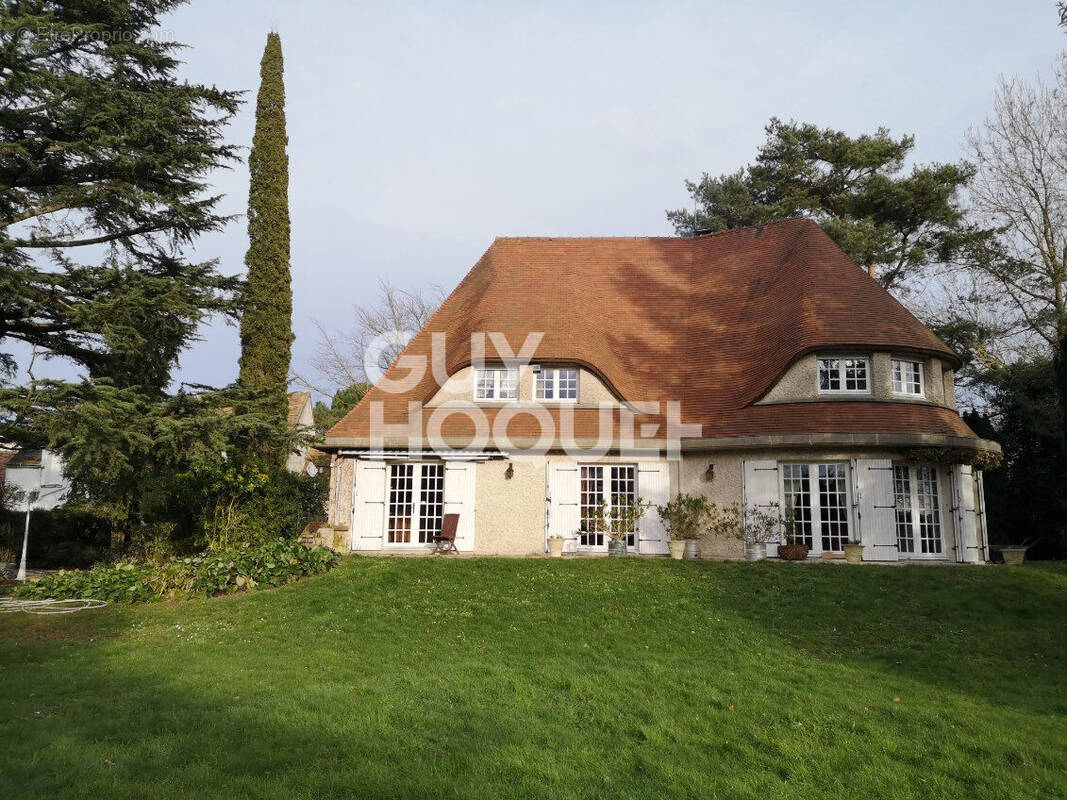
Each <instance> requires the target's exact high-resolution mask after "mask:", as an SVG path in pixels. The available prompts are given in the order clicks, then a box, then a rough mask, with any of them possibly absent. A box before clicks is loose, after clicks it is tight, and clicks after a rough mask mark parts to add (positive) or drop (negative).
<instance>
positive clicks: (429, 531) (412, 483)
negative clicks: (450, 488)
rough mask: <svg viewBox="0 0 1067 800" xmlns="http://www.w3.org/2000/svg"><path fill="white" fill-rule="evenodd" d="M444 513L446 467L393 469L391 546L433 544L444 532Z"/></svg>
mask: <svg viewBox="0 0 1067 800" xmlns="http://www.w3.org/2000/svg"><path fill="white" fill-rule="evenodd" d="M415 498H418V503H416V502H415ZM444 510H445V465H444V464H393V465H392V466H390V468H389V525H388V530H387V537H386V541H387V542H388V543H389V544H416V543H417V544H432V543H433V537H434V535H435V534H438V533H440V532H441V523H442V522H443V521H444Z"/></svg>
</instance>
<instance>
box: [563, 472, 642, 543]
mask: <svg viewBox="0 0 1067 800" xmlns="http://www.w3.org/2000/svg"><path fill="white" fill-rule="evenodd" d="M585 470H599V471H600V475H599V477H598V478H596V479H595V480H597V481H598V482H599V484H600V496H601V499H603V500H606V501H607V516H608V518H609V519H610V517H611V516H612V515H613V513H614V508H613V503H612V496H613V495H612V492H611V484H612V480H613V479H615V480H625V481H632V483H633V499H634V500H636V499H637V498H638V497H640V496H641V494H640V491H641V487H639V486H638V485H637V481H638V475H639V470H638V469H637V465H636V464H579V465H578V476H577V479H578V520H579V530H578V549H579V550H581V551H583V552H597V551H606V550H607V549H608V540H609V539H610V537H609V536H608V534H607V532H601V533H599V534H593V533H586V532H584V531H583V530H582V529H581V525H582V524H583V523H582V521H581V520H582V514H583V512H584V510H585V509H586V508H591V507H593V506H592V505H591V504H589V503H586V502H584V500H585V498H584V497H583V496H582V476H583V475H584V474H585ZM625 470H629V473H630V475H632V477H627V476H626V474H625V472H624V471H625ZM616 471H617V472H616ZM626 546H627V547H629V548H636V547H637V527H634V529H633V530H632V531H628V532H627V534H626Z"/></svg>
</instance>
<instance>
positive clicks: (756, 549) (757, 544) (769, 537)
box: [737, 508, 807, 561]
mask: <svg viewBox="0 0 1067 800" xmlns="http://www.w3.org/2000/svg"><path fill="white" fill-rule="evenodd" d="M737 514H738V516H739V517H740V516H741V510H740V509H737ZM782 527H783V526H782V520H781V519H780V518H779V517H778V514H777V513H775V514H768V513H767V512H766V511H763V510H762V509H759V508H751V509H749V513H748V514H747V515H745V518H744V519H742V520H740V535H741V540H742V541H743V542H744V543H745V560H746V561H761V560H762V559H764V558H766V557H767V545H768V544H771V543H776V542H780V541H782ZM781 550H782V546H781V545H779V547H778V552H779V555H781ZM804 557H805V558H806V557H807V553H805V554H804Z"/></svg>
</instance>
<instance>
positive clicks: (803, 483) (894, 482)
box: [325, 220, 999, 562]
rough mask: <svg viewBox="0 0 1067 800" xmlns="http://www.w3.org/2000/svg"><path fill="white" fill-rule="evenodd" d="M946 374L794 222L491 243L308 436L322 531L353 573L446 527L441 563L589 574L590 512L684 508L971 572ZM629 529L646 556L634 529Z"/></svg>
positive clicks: (644, 525) (725, 554)
mask: <svg viewBox="0 0 1067 800" xmlns="http://www.w3.org/2000/svg"><path fill="white" fill-rule="evenodd" d="M958 363H959V361H958V358H957V356H956V355H955V354H954V353H953V352H952V351H951V350H950V349H949V348H948V347H946V346H945V345H944V343H942V342H941V341H940V340H939V339H937V338H936V337H935V336H934V335H933V334H932V333H930V331H928V330H927V329H926V328H924V327H923V326H922V325H921V324H920V323H919V322H918V321H917V320H916V319H915V318H914V317H912V316H911V315H910V314H909V313H908V312H907V311H906V310H905V309H904V308H903V307H902V306H900V304H899V303H897V302H896V301H895V300H894V299H893V298H892V297H891V296H890V295H889V294H888V293H886V292H885V291H884V290H883V289H881V288H880V287H879V286H877V284H875V283H874V282H873V281H871V280H870V279H869V278H868V277H867V275H866V273H865V272H863V271H862V270H860V269H859V268H858V267H857V266H856V265H855V264H854V263H852V262H851V261H849V260H848V258H847V257H846V256H845V255H844V254H843V253H842V252H841V251H840V250H839V249H838V248H837V247H836V245H834V244H833V242H832V241H831V240H830V239H829V238H828V237H827V236H826V235H825V234H824V233H823V232H822V231H821V230H820V229H819V228H818V226H816V225H814V224H813V223H810V222H806V221H802V220H791V221H787V222H782V223H776V224H772V225H766V226H762V227H759V228H749V229H742V230H738V231H730V232H725V233H719V234H712V235H709V236H701V237H695V238H690V239H500V240H497V242H495V243H494V245H493V246H492V247H491V248H490V249H489V251H488V252H487V253H486V254H485V256H483V258H482V259H481V260H480V261H479V262H478V264H477V265H475V267H474V268H473V269H472V270H471V272H470V273H469V274H468V275H467V277H466V278H465V279H464V281H463V282H462V283H461V284H460V286H459V287H457V289H456V290H455V291H454V292H453V294H452V295H451V296H450V297H449V298H448V299H447V300H446V301H445V303H444V305H443V306H442V308H441V309H440V310H439V311H438V312H437V314H435V315H434V317H433V318H432V319H431V320H430V321H429V323H428V324H427V326H426V327H425V328H424V329H423V330H422V331H420V332H419V334H418V335H417V336H416V337H415V338H414V339H413V340H412V342H411V344H410V345H409V346H408V348H407V349H406V350H405V351H404V353H403V354H402V355H401V357H400V358H399V359H398V360H397V363H396V364H394V365H393V366H392V367H391V368H390V370H389V371H388V372H387V373H386V375H385V376H384V378H383V380H382V381H380V382H379V383H378V385H377V386H376V387H375V388H374V389H373V390H372V391H371V392H370V393H368V395H367V397H366V398H364V400H363V401H362V402H361V403H360V404H359V405H358V406H357V407H356V408H355V409H353V411H352V412H351V413H350V414H349V415H348V416H347V417H345V419H344V420H342V421H341V422H340V423H338V424H337V425H336V426H335V427H334V428H333V429H332V430H331V431H329V433H328V434H327V438H326V443H325V449H327V450H329V451H330V452H331V454H332V470H331V489H330V492H331V493H330V523H331V524H332V526H333V527H334V529H335V530H336V531H342V532H344V531H347V536H346V537H343V538H345V539H347V541H348V544H349V547H351V549H353V550H357V551H368V552H386V553H389V552H393V553H402V552H428V551H429V550H430V549H431V548H432V545H433V537H434V536H435V534H437V533H439V532H440V530H441V527H442V525H443V520H444V516H445V515H446V514H450V513H455V514H458V515H459V519H458V527H457V536H456V544H457V547H458V549H459V550H460V551H461V552H468V553H476V554H498V555H539V554H543V553H544V552H546V550H547V543H548V538H549V537H556V536H558V537H561V538H562V539H563V540H564V551H565V552H572V553H585V554H597V553H602V552H605V551H606V549H607V540H606V536H605V534H604V533H602V532H598V531H596V530H595V528H596V526H595V525H593V524H591V523H592V521H593V520H594V519H595V518H596V516H597V513H598V509H605V510H606V512H607V514H608V516H609V517H610V516H611V514H612V512H613V510H615V509H616V508H620V507H625V506H626V505H627V504H628V503H630V502H633V501H639V502H642V503H651V504H653V505H661V504H664V503H666V502H667V501H668V500H669V499H670V498H671V497H672V496H674V495H676V494H678V493H689V494H703V495H705V496H707V497H708V498H709V499H710V500H712V501H713V502H715V503H717V504H718V505H720V506H731V505H737V506H739V507H740V508H741V509H742V512H743V514H744V516H745V517H746V518H752V519H754V518H755V517H757V516H758V515H766V516H769V517H772V518H777V519H780V520H783V521H784V524H787V525H789V526H791V533H792V535H793V537H794V539H795V540H796V541H800V542H803V543H805V544H807V545H808V546H809V548H810V557H815V558H817V557H821V556H826V557H835V556H837V555H838V554H840V553H842V551H843V548H844V545H845V543H847V542H850V541H851V542H859V543H861V544H862V545H863V557H864V559H865V560H870V561H898V560H909V561H910V560H914V561H936V560H942V561H956V562H979V561H983V560H985V559H986V558H987V556H988V552H987V548H988V537H987V535H986V531H985V528H984V513H983V507H982V504H983V494H982V479H981V466H983V465H987V464H991V463H995V462H996V460H997V456H998V453H999V449H998V448H997V446H996V445H995V444H994V443H991V442H986V441H983V440H981V439H979V438H978V437H976V436H975V435H974V433H973V432H972V431H971V430H970V429H969V428H968V427H967V425H966V424H965V423H964V422H963V420H962V419H961V418H960V416H959V415H958V413H957V412H956V409H955V401H954V386H953V374H954V370H955V368H956V367H957V366H958ZM631 527H632V529H631V530H629V531H628V532H627V533H626V538H627V540H628V545H629V549H630V551H631V552H636V553H639V554H645V555H664V554H666V553H667V535H666V532H665V530H664V527H663V525H662V523H661V522H660V520H659V517H658V515H657V514H656V513H655V511H654V510H653V511H652V512H651V513H647V514H646V515H645V516H644V517H642V518H641V519H640V521H639V522H638V523H637V524H635V525H633V526H631ZM701 550H702V553H703V555H704V556H705V557H711V558H739V557H741V555H742V544H741V542H740V540H738V539H736V538H714V537H708V538H707V539H705V540H704V541H703V542H702V543H701ZM768 551H769V552H768V555H769V556H771V557H774V556H776V555H777V544H776V543H774V542H772V543H771V544H770V545H769V547H768Z"/></svg>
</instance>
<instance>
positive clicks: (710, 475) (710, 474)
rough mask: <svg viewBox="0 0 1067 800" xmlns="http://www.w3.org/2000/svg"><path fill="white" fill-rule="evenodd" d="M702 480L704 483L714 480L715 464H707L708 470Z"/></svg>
mask: <svg viewBox="0 0 1067 800" xmlns="http://www.w3.org/2000/svg"><path fill="white" fill-rule="evenodd" d="M704 480H706V481H713V480H715V464H714V463H711V464H708V468H707V469H706V470H705V471H704Z"/></svg>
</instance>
